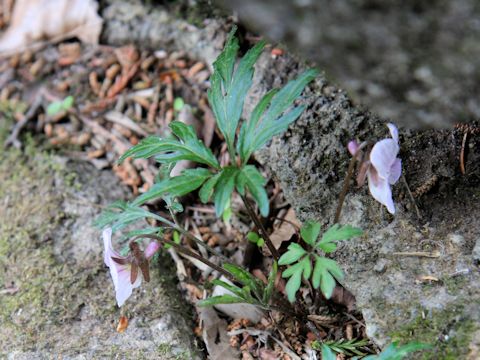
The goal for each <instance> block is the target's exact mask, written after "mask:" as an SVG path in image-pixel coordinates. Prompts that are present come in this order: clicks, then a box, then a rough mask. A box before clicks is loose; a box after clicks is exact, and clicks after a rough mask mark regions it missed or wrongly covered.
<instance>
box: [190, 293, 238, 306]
mask: <svg viewBox="0 0 480 360" xmlns="http://www.w3.org/2000/svg"><path fill="white" fill-rule="evenodd" d="M245 302H246V301H245V300H244V299H242V298H239V297H237V296H232V295H221V296H212V297H209V298H207V299H204V300H200V301H199V302H197V305H198V306H200V307H207V306H213V305H220V304H239V303H245Z"/></svg>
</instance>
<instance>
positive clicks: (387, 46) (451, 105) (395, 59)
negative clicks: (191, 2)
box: [216, 0, 480, 127]
mask: <svg viewBox="0 0 480 360" xmlns="http://www.w3.org/2000/svg"><path fill="white" fill-rule="evenodd" d="M216 1H217V3H219V4H222V5H224V6H226V7H227V8H228V9H230V10H232V11H235V13H236V14H237V15H238V16H239V18H240V20H241V21H242V22H244V23H246V24H248V25H249V27H250V28H252V29H254V30H256V31H258V32H259V33H260V34H262V35H264V36H266V37H268V38H269V39H270V40H272V41H280V42H284V43H285V44H287V45H288V46H289V47H290V48H291V49H295V50H296V51H298V53H299V54H302V55H303V56H304V57H305V58H307V59H309V60H313V61H315V62H316V63H317V64H318V65H319V66H320V68H321V69H323V70H325V71H326V72H327V76H328V77H329V78H330V79H332V80H334V81H335V82H337V83H339V84H340V85H341V86H342V87H344V88H346V89H348V90H349V93H350V94H351V96H352V97H353V98H354V99H355V100H356V101H358V102H361V103H363V104H366V105H368V106H369V108H370V109H371V110H372V111H374V112H376V113H377V114H379V115H380V116H381V117H382V118H384V119H390V120H392V121H394V122H397V123H401V124H404V125H408V126H409V127H412V126H419V125H422V126H431V127H441V126H446V125H452V124H454V123H456V122H459V121H472V120H474V119H477V118H478V117H479V116H480V106H479V104H480V97H479V95H478V94H479V85H478V84H479V83H480V82H479V80H480V70H479V69H480V43H479V41H478V39H479V37H480V23H479V20H478V19H479V16H480V7H479V6H478V2H477V1H476V0H457V1H446V0H438V1H402V0H393V1H378V0H359V1H349V0H337V1H328V0H284V1H276V0H263V1H258V0H243V1H235V0H216Z"/></svg>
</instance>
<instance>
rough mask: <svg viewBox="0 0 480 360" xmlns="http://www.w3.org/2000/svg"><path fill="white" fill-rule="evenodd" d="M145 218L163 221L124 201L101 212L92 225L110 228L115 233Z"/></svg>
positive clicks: (117, 202) (115, 203)
mask: <svg viewBox="0 0 480 360" xmlns="http://www.w3.org/2000/svg"><path fill="white" fill-rule="evenodd" d="M145 218H152V219H156V220H160V221H161V220H162V219H163V218H162V217H160V216H158V215H156V214H154V213H151V212H150V211H147V210H145V209H142V208H141V207H139V206H134V205H132V204H128V203H126V202H124V201H116V202H114V203H113V204H111V205H110V206H109V207H108V208H107V209H106V210H105V211H103V212H102V214H101V215H100V217H99V218H98V219H96V220H95V222H94V225H95V226H97V227H99V228H101V229H103V228H106V227H111V228H112V231H113V232H115V231H117V230H120V229H122V228H124V227H125V226H127V225H129V224H131V223H133V222H136V221H138V220H143V219H145Z"/></svg>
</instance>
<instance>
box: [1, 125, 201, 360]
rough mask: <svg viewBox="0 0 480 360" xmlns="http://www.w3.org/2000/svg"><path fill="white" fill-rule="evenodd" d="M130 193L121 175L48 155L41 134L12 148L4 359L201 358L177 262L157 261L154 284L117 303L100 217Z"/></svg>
mask: <svg viewBox="0 0 480 360" xmlns="http://www.w3.org/2000/svg"><path fill="white" fill-rule="evenodd" d="M0 133H2V134H5V133H6V131H4V130H2V131H1V132H0ZM0 140H1V143H3V141H4V140H5V137H4V136H3V135H2V139H0ZM127 193H128V192H127V191H126V189H125V187H123V186H122V185H121V184H120V183H119V181H118V180H117V179H116V178H115V176H114V175H113V174H112V173H111V172H109V171H99V170H96V169H95V168H94V167H93V166H91V165H89V164H86V163H75V162H71V161H68V160H67V159H66V158H61V157H58V156H54V155H50V154H48V153H45V152H44V151H42V150H41V149H40V148H38V147H37V146H36V145H34V144H33V140H29V141H28V145H27V146H26V149H25V152H23V153H22V152H20V151H18V150H8V151H6V152H4V153H3V154H2V158H1V159H0V203H1V204H2V206H1V207H0V284H2V285H1V292H0V299H1V303H2V307H1V310H0V324H1V326H0V347H1V349H2V350H1V352H0V354H1V355H0V356H1V357H4V356H5V357H8V358H10V359H43V358H46V357H50V356H52V355H53V356H56V357H58V356H60V357H62V358H113V357H119V358H125V359H139V358H151V357H152V356H155V358H161V359H172V358H177V359H191V358H195V356H196V354H197V350H196V347H195V345H194V343H193V339H192V338H191V337H190V335H189V334H190V333H191V330H190V329H191V326H192V325H191V323H190V321H191V320H190V318H189V316H188V313H189V310H188V308H187V307H186V306H184V305H183V304H182V301H180V300H179V294H178V293H177V290H176V288H175V284H174V280H173V279H174V276H175V275H174V274H172V273H171V272H169V271H170V270H167V268H165V267H161V268H160V266H159V265H158V264H154V265H153V268H152V271H153V272H154V273H155V276H153V280H152V282H151V283H150V284H148V285H146V286H142V289H141V290H140V291H136V292H135V294H134V296H133V301H131V302H130V305H129V306H128V307H127V308H125V309H123V311H122V312H120V311H119V309H118V307H117V306H116V303H115V297H114V291H113V286H112V281H111V279H110V275H109V273H108V269H106V267H105V266H104V265H103V261H102V252H103V245H102V242H101V239H100V237H99V231H98V230H97V229H95V228H93V226H92V222H93V220H94V219H95V218H96V217H97V216H98V215H99V212H100V210H101V208H103V207H104V206H105V205H106V204H108V203H110V202H112V201H113V200H114V199H119V198H124V197H125V196H126V195H127ZM163 262H164V263H165V259H164V260H163ZM167 263H168V259H167ZM121 314H124V315H126V316H127V318H128V319H129V326H128V328H127V330H126V331H125V333H123V334H121V333H117V331H116V330H115V329H116V326H117V324H118V321H119V317H120V315H121Z"/></svg>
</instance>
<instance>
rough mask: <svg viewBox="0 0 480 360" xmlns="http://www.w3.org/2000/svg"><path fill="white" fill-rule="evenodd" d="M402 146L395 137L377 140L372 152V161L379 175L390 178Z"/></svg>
mask: <svg viewBox="0 0 480 360" xmlns="http://www.w3.org/2000/svg"><path fill="white" fill-rule="evenodd" d="M399 150H400V148H399V147H398V144H397V143H396V142H395V140H393V139H383V140H380V141H379V142H377V143H376V144H375V145H374V146H373V148H372V151H371V152H370V162H371V163H372V165H373V166H374V167H375V170H376V171H377V173H378V175H379V176H380V177H382V178H384V179H389V178H390V173H391V171H392V166H393V164H394V163H395V160H396V159H397V155H398V151H399Z"/></svg>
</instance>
